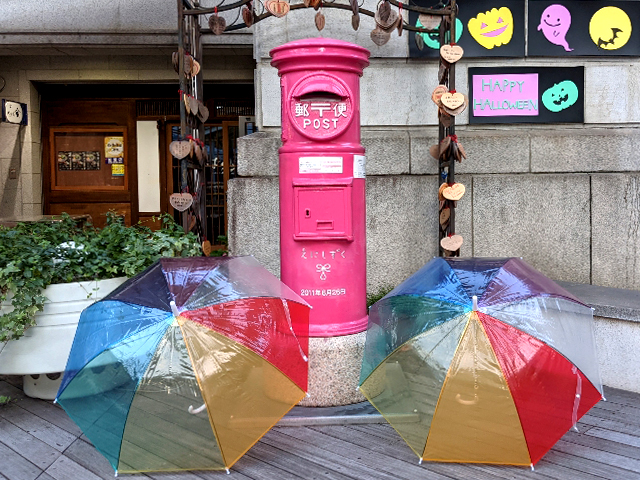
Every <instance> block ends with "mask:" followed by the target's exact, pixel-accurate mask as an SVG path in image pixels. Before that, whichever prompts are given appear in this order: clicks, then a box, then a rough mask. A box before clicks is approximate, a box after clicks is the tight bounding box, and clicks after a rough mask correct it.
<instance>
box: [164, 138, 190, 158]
mask: <svg viewBox="0 0 640 480" xmlns="http://www.w3.org/2000/svg"><path fill="white" fill-rule="evenodd" d="M190 150H191V146H190V145H189V142H187V141H186V140H182V141H179V140H174V141H173V142H171V143H170V144H169V152H171V155H173V156H174V157H175V158H177V159H178V160H182V159H183V158H184V157H186V156H187V155H189V151H190Z"/></svg>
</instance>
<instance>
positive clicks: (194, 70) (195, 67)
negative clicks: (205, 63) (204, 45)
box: [191, 57, 200, 77]
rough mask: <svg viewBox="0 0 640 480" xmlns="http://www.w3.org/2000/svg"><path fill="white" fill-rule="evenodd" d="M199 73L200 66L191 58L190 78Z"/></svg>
mask: <svg viewBox="0 0 640 480" xmlns="http://www.w3.org/2000/svg"><path fill="white" fill-rule="evenodd" d="M199 73H200V64H199V63H198V62H196V60H195V59H194V58H193V57H191V76H192V77H195V76H196V75H198V74H199Z"/></svg>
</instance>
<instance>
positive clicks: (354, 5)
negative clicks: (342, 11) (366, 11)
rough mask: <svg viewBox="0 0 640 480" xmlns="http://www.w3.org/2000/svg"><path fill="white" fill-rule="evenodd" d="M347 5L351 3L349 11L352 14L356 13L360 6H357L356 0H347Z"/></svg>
mask: <svg viewBox="0 0 640 480" xmlns="http://www.w3.org/2000/svg"><path fill="white" fill-rule="evenodd" d="M349 5H351V11H352V12H353V14H354V15H357V14H358V12H359V11H360V7H358V0H349Z"/></svg>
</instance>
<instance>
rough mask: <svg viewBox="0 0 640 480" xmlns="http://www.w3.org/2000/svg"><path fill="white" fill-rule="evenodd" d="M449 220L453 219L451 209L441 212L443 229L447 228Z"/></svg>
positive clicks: (447, 208)
mask: <svg viewBox="0 0 640 480" xmlns="http://www.w3.org/2000/svg"><path fill="white" fill-rule="evenodd" d="M449 218H451V209H450V208H449V207H446V208H443V209H442V210H440V225H442V227H445V226H446V225H447V224H448V223H449Z"/></svg>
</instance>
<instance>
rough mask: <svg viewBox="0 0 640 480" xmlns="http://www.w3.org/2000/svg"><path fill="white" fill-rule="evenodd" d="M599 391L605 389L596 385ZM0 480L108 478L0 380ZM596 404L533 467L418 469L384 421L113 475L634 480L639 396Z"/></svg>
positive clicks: (276, 432) (284, 432) (50, 409)
mask: <svg viewBox="0 0 640 480" xmlns="http://www.w3.org/2000/svg"><path fill="white" fill-rule="evenodd" d="M605 388H606V387H605ZM0 395H9V396H11V397H12V398H13V399H15V401H13V402H11V403H10V404H9V405H5V406H3V407H0V480H35V479H38V480H52V479H57V480H98V479H112V478H114V472H113V470H112V469H111V467H110V465H109V464H108V463H107V461H106V459H105V458H104V457H102V455H100V454H99V453H98V452H97V451H96V450H95V449H94V448H93V446H92V445H91V444H90V443H89V441H88V440H86V438H85V437H83V436H82V434H81V432H80V430H79V429H78V427H77V426H76V425H75V424H74V423H73V422H72V421H71V420H70V419H69V418H68V417H67V415H66V414H65V413H64V411H63V410H62V409H61V408H59V407H57V406H55V405H53V404H52V403H51V402H47V401H42V400H35V399H31V398H29V397H25V396H24V394H23V393H22V390H21V389H20V388H19V379H17V378H16V377H9V378H8V379H4V380H3V379H0ZM605 395H606V397H607V400H608V401H607V402H600V403H599V404H598V405H597V406H596V407H594V408H593V409H592V410H591V411H590V412H589V413H588V414H587V415H585V417H584V418H583V419H582V421H581V422H580V423H579V424H578V427H579V430H580V433H576V432H573V431H572V432H569V433H567V434H566V435H565V436H564V437H563V438H562V439H561V440H560V441H559V442H558V444H557V445H556V446H555V447H554V448H553V449H552V450H551V451H550V452H549V453H548V454H547V455H546V456H545V457H544V458H543V460H542V461H540V463H539V464H538V465H537V466H536V470H535V472H531V471H530V470H529V469H526V468H518V467H503V466H492V465H462V464H437V463H424V464H423V465H418V463H417V458H416V456H415V455H414V454H413V453H412V452H411V450H410V449H409V447H408V446H407V445H406V444H405V443H404V442H403V440H402V439H401V438H400V437H399V436H398V435H397V434H396V433H395V431H394V430H393V429H392V428H391V427H390V426H388V425H386V424H372V423H368V424H355V425H316V426H280V427H276V428H274V429H273V430H272V431H270V432H269V433H268V434H267V435H266V436H265V437H264V438H263V439H262V440H261V441H260V442H258V443H257V444H256V445H255V446H254V447H253V448H252V449H251V450H250V451H249V452H248V453H247V454H246V455H245V456H244V457H243V458H242V459H241V460H240V461H238V463H236V465H234V467H233V469H232V470H231V476H230V477H227V476H226V475H225V473H224V472H182V473H160V474H146V475H145V474H136V475H122V477H123V478H126V479H131V480H134V479H135V480H137V479H143V478H144V479H147V478H152V479H157V480H174V479H175V480H202V479H216V478H217V479H226V478H230V479H232V480H245V479H246V480H248V479H252V480H288V479H306V480H310V479H336V480H342V479H358V480H363V479H411V480H413V479H478V480H485V479H514V480H515V479H518V480H519V479H538V480H543V479H547V478H554V479H562V480H574V479H579V480H596V479H603V478H606V479H612V480H626V479H640V395H639V394H635V393H629V392H625V391H622V390H614V389H610V388H606V390H605Z"/></svg>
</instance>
